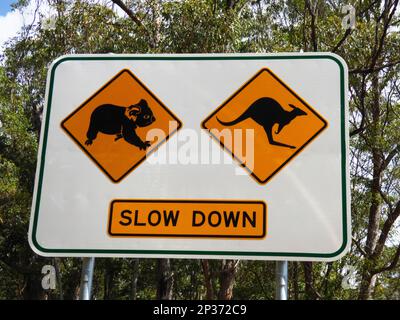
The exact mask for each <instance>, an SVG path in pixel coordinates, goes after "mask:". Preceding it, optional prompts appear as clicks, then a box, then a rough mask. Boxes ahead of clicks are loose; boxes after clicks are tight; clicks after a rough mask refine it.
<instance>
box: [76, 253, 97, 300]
mask: <svg viewBox="0 0 400 320" xmlns="http://www.w3.org/2000/svg"><path fill="white" fill-rule="evenodd" d="M82 260H83V261H82V274H81V288H80V293H79V299H80V300H90V298H91V297H92V283H93V270H94V258H83V259H82Z"/></svg>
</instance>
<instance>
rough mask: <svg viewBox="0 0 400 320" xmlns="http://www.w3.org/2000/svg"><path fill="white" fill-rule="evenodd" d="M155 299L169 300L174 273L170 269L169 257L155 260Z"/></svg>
mask: <svg viewBox="0 0 400 320" xmlns="http://www.w3.org/2000/svg"><path fill="white" fill-rule="evenodd" d="M157 274H158V280H157V299H158V300H171V299H172V289H173V286H174V274H173V272H172V271H171V262H170V259H158V260H157Z"/></svg>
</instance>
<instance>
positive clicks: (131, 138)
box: [61, 69, 182, 182]
mask: <svg viewBox="0 0 400 320" xmlns="http://www.w3.org/2000/svg"><path fill="white" fill-rule="evenodd" d="M181 125H182V124H181V122H180V120H179V119H178V118H177V117H176V116H175V115H174V114H173V113H172V112H171V111H170V110H169V109H168V108H167V107H166V106H165V105H164V104H163V103H162V102H161V101H160V100H159V99H158V98H157V97H156V96H155V95H154V94H153V93H152V92H151V91H150V90H149V89H148V88H147V87H146V86H145V85H144V84H143V83H142V82H141V81H140V80H139V79H138V78H137V77H136V76H135V75H134V74H133V73H132V72H131V71H130V70H127V69H124V70H122V71H120V72H119V73H118V74H117V75H115V76H114V77H113V78H112V79H111V80H110V81H108V82H107V83H106V84H105V85H104V86H102V87H101V88H100V89H99V90H98V91H97V92H95V93H94V94H93V95H92V96H91V97H90V98H89V99H87V100H86V101H85V102H84V103H82V104H81V105H80V106H79V107H78V108H77V109H76V110H75V111H74V112H72V114H70V115H69V116H68V117H67V118H66V119H64V120H63V121H62V123H61V126H62V128H63V129H64V130H65V132H66V133H67V134H68V135H69V136H70V137H71V138H72V139H73V140H74V141H75V142H76V143H77V145H78V146H79V147H80V148H81V149H82V150H83V151H84V152H85V153H86V154H87V155H88V156H89V157H90V158H91V159H92V160H93V161H94V162H95V163H96V164H97V166H98V167H99V168H100V169H101V170H102V171H103V172H104V173H105V174H106V175H107V176H108V177H109V178H110V179H111V180H112V181H113V182H119V181H121V180H122V179H123V178H124V177H125V176H126V175H127V174H128V173H129V172H131V171H132V170H133V169H135V168H136V167H137V166H138V165H139V164H140V163H141V162H143V161H144V160H145V158H146V156H147V155H148V154H150V153H151V152H153V151H154V150H156V149H157V148H158V147H159V146H160V145H161V144H162V143H163V142H165V141H166V140H168V138H169V137H170V136H171V135H172V134H173V133H175V132H176V131H177V130H179V129H180V127H181ZM151 130H154V131H153V133H154V134H152V132H151Z"/></svg>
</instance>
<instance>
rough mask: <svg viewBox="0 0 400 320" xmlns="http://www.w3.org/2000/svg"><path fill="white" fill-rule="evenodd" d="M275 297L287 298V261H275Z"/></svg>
mask: <svg viewBox="0 0 400 320" xmlns="http://www.w3.org/2000/svg"><path fill="white" fill-rule="evenodd" d="M275 286H276V287H275V299H276V300H287V299H288V262H287V261H277V262H276V270H275Z"/></svg>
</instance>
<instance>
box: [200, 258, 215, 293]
mask: <svg viewBox="0 0 400 320" xmlns="http://www.w3.org/2000/svg"><path fill="white" fill-rule="evenodd" d="M201 266H202V268H203V274H204V285H205V287H206V299H207V300H213V299H214V289H213V285H212V279H211V272H210V263H209V261H208V260H201Z"/></svg>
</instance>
